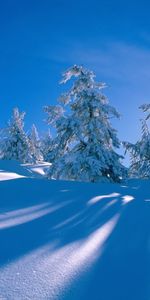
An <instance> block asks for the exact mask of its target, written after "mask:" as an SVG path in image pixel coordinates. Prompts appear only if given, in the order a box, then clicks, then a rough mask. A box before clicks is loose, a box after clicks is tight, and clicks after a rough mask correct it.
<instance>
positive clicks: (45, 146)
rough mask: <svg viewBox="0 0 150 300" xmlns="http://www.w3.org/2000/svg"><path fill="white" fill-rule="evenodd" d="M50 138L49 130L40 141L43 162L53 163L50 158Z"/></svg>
mask: <svg viewBox="0 0 150 300" xmlns="http://www.w3.org/2000/svg"><path fill="white" fill-rule="evenodd" d="M52 143H53V142H52V136H51V134H50V130H48V132H47V133H46V135H45V136H44V137H43V139H42V146H41V148H42V154H43V159H44V161H47V162H51V161H53V157H52V152H53V151H52Z"/></svg>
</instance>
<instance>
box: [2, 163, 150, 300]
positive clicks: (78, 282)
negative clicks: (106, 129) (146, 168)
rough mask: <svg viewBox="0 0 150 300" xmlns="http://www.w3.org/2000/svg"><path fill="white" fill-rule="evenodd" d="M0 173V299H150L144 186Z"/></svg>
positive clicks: (13, 170) (148, 198) (16, 170)
mask: <svg viewBox="0 0 150 300" xmlns="http://www.w3.org/2000/svg"><path fill="white" fill-rule="evenodd" d="M37 168H38V166H37ZM0 169H1V171H0V179H1V180H0V299H3V300H7V299H9V300H14V299H17V300H22V299H34V300H36V299H37V300H39V299H40V300H44V299H49V300H55V299H56V300H63V299H64V300H77V299H81V300H83V299H90V300H91V299H94V300H100V299H101V300H110V299H112V300H130V299H131V300H134V299H136V300H149V299H150V271H149V270H150V218H149V213H150V192H149V188H150V181H149V180H145V181H142V180H132V181H130V182H128V183H126V184H122V185H119V184H90V183H89V184H88V183H78V182H67V181H66V182H65V181H50V180H46V179H42V177H41V178H40V177H39V178H33V177H34V175H33V174H34V173H33V172H32V170H31V169H30V170H27V169H26V168H25V166H20V165H19V164H18V163H16V162H7V161H5V162H0ZM8 173H9V179H11V180H6V179H8V176H6V174H8ZM15 174H18V176H20V177H17V176H16V175H15ZM35 176H36V175H35Z"/></svg>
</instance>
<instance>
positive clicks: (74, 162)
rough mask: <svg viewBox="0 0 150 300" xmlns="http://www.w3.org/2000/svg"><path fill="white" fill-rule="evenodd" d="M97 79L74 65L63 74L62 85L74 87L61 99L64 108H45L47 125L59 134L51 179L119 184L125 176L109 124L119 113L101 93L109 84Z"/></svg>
mask: <svg viewBox="0 0 150 300" xmlns="http://www.w3.org/2000/svg"><path fill="white" fill-rule="evenodd" d="M94 77H95V75H94V73H93V72H91V71H89V70H87V69H85V68H83V67H81V66H76V65H75V66H73V67H72V68H70V69H69V70H67V71H66V72H65V73H64V74H63V80H62V81H61V83H66V82H68V80H70V79H72V81H73V85H72V87H71V88H70V90H69V91H68V92H66V93H64V94H63V95H62V96H61V97H60V98H59V102H60V103H61V105H58V106H55V107H53V106H47V107H45V111H46V112H47V113H48V123H49V124H51V125H52V126H54V127H55V129H56V133H57V134H56V138H55V139H54V140H53V146H54V147H53V158H54V162H53V164H52V166H51V168H50V169H49V172H48V176H49V177H51V178H62V179H71V180H80V181H91V182H96V181H101V180H103V181H113V182H118V181H120V179H121V178H122V177H123V176H124V175H125V173H126V170H125V167H123V166H122V164H121V163H120V159H121V158H122V157H121V156H120V155H119V154H117V153H116V152H115V150H114V148H119V145H120V142H119V140H118V138H117V133H116V130H115V129H113V127H112V125H111V123H110V118H111V117H119V114H118V112H117V111H116V110H115V108H113V107H112V106H110V105H109V103H108V99H107V98H106V97H105V96H104V94H103V93H102V92H101V91H102V89H103V88H105V87H106V85H105V84H103V83H98V82H95V80H94ZM73 79H74V80H73ZM65 107H66V108H67V110H66V111H65Z"/></svg>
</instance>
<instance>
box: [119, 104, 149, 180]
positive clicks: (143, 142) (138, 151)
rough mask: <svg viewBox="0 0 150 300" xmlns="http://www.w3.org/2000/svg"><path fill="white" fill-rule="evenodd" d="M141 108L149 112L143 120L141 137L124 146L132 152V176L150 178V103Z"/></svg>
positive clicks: (130, 172) (130, 171) (130, 170)
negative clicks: (149, 120)
mask: <svg viewBox="0 0 150 300" xmlns="http://www.w3.org/2000/svg"><path fill="white" fill-rule="evenodd" d="M140 109H142V110H143V112H146V113H147V116H146V117H145V119H143V120H141V138H140V140H139V141H137V142H136V143H135V144H132V143H128V142H125V143H124V146H125V148H126V151H128V152H129V153H130V159H131V165H130V169H129V175H130V177H137V178H150V129H149V126H148V119H150V113H149V111H150V104H144V105H142V106H140Z"/></svg>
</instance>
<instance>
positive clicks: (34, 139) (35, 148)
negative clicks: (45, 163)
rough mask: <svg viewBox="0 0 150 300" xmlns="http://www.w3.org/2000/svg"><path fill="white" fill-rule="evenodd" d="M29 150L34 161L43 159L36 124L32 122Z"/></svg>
mask: <svg viewBox="0 0 150 300" xmlns="http://www.w3.org/2000/svg"><path fill="white" fill-rule="evenodd" d="M29 143H30V152H31V155H32V160H33V162H34V163H36V162H38V161H42V160H43V155H42V149H41V141H40V138H39V134H38V131H37V128H36V126H35V125H34V124H33V125H32V128H31V134H30V135H29Z"/></svg>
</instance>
